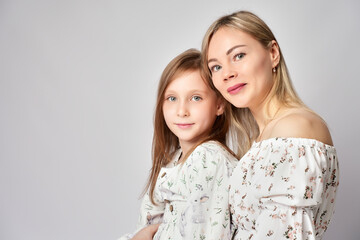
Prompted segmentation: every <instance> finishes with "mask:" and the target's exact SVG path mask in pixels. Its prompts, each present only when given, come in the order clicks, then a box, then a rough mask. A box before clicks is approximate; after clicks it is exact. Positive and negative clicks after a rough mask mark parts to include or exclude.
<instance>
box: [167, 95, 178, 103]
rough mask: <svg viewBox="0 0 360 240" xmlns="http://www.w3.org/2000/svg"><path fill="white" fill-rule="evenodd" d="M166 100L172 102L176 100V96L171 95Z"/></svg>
mask: <svg viewBox="0 0 360 240" xmlns="http://www.w3.org/2000/svg"><path fill="white" fill-rule="evenodd" d="M166 100H168V101H170V102H174V101H175V100H176V97H173V96H170V97H168V98H167V99H166Z"/></svg>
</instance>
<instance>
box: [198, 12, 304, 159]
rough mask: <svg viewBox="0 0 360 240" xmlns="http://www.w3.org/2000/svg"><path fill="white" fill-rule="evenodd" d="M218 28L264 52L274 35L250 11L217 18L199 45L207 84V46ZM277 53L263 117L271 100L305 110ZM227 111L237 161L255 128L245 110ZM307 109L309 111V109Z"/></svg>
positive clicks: (256, 131) (208, 70)
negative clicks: (244, 37)
mask: <svg viewBox="0 0 360 240" xmlns="http://www.w3.org/2000/svg"><path fill="white" fill-rule="evenodd" d="M222 27H229V28H234V29H237V30H240V31H242V32H245V33H247V34H249V35H251V36H252V37H253V38H254V39H256V40H257V41H258V42H260V43H261V44H262V46H263V47H264V48H266V49H268V48H270V47H271V44H272V40H275V41H276V38H275V36H274V34H273V33H272V32H271V30H270V28H269V27H268V26H267V25H266V23H265V22H264V21H263V20H261V19H260V18H259V17H258V16H256V15H255V14H253V13H251V12H248V11H239V12H235V13H233V14H230V15H226V16H223V17H221V18H219V19H218V20H216V21H215V22H214V23H213V24H212V25H211V26H210V27H209V29H208V30H207V32H206V34H205V36H204V39H203V42H202V55H203V59H202V67H203V74H204V75H205V79H208V80H209V81H210V84H213V83H212V81H211V71H210V69H209V68H208V63H207V60H208V51H209V44H210V41H211V39H212V37H213V36H214V34H215V33H216V32H217V31H218V30H219V29H220V28H222ZM276 42H277V41H276ZM279 53H280V54H279V55H280V61H279V64H278V65H277V66H276V72H275V73H274V74H273V82H274V84H273V87H272V89H271V91H270V94H269V99H270V101H269V102H268V104H267V106H266V108H267V114H268V113H269V112H268V110H269V108H268V107H269V103H270V102H271V101H272V100H273V99H275V98H276V99H277V100H278V102H279V103H280V104H281V105H282V106H286V107H304V108H306V109H308V108H307V107H306V106H305V104H304V103H303V102H302V101H301V99H300V98H299V96H298V95H297V93H296V91H295V89H294V87H293V84H292V82H291V79H290V75H289V72H288V69H287V67H286V64H285V59H284V56H283V55H282V53H281V50H280V46H279ZM231 109H232V110H231V114H230V115H231V128H232V131H231V136H232V140H233V144H234V146H236V153H237V156H238V157H239V158H241V157H242V156H243V155H244V154H245V153H246V152H247V151H248V150H249V148H250V147H251V144H252V142H253V141H254V140H255V139H256V137H257V136H258V135H259V128H258V125H257V123H256V121H255V119H254V117H253V115H252V113H251V112H250V110H249V109H248V108H236V107H235V106H232V107H231ZM308 110H309V111H311V110H310V109H308Z"/></svg>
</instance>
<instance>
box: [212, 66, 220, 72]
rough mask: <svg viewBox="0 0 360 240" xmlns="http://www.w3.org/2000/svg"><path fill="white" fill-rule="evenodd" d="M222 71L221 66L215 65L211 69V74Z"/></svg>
mask: <svg viewBox="0 0 360 240" xmlns="http://www.w3.org/2000/svg"><path fill="white" fill-rule="evenodd" d="M220 69H221V67H220V66H219V65H214V66H212V67H211V68H210V70H211V72H217V71H219V70H220Z"/></svg>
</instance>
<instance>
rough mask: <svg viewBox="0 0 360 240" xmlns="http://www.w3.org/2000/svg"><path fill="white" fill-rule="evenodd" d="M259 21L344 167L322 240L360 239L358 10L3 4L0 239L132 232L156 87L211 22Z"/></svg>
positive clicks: (114, 2) (307, 4) (284, 5)
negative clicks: (242, 17)
mask: <svg viewBox="0 0 360 240" xmlns="http://www.w3.org/2000/svg"><path fill="white" fill-rule="evenodd" d="M236 10H250V11H253V12H254V13H256V14H258V15H259V16H260V17H261V18H263V19H264V20H265V22H266V23H267V24H268V25H269V26H270V28H271V29H272V30H273V32H274V34H275V36H276V37H277V39H278V42H279V44H280V46H281V48H282V52H283V54H284V56H285V59H286V61H287V64H288V67H289V70H290V73H291V76H292V79H293V82H294V85H295V87H296V89H297V91H298V93H299V95H300V96H301V98H302V99H303V100H304V102H305V103H306V104H308V105H309V106H310V108H312V109H313V110H315V111H316V112H318V113H319V114H320V115H321V116H322V117H323V118H324V119H325V120H326V121H327V123H328V125H329V127H330V130H331V133H332V136H333V140H334V144H335V146H336V148H337V151H338V156H339V160H340V167H341V178H340V188H339V191H338V196H337V202H336V213H335V216H334V218H333V221H332V223H331V225H330V227H329V230H328V231H327V233H326V235H325V239H329V240H337V239H351V240H352V239H354V240H355V239H359V238H360V224H359V223H360V211H359V203H360V191H359V183H360V163H359V157H358V156H359V151H360V145H359V140H358V139H359V134H360V131H359V127H360V113H359V109H360V107H359V104H360V101H359V95H360V94H359V91H360V83H359V81H360V79H359V73H360V72H359V70H360V64H359V62H360V60H359V57H360V48H359V43H360V14H359V12H360V3H359V1H356V0H354V1H351V0H345V1H344V0H341V1H340V0H339V1H324V0H321V1H320V0H319V1H310V0H305V1H289V0H272V1H267V0H264V1H254V0H252V1H249V0H248V1H245V0H243V1H241V0H237V1H235V0H233V1H212V0H206V1H205V0H202V1H200V0H199V1H190V0H182V1H176V0H154V1H145V0H144V1H136V0H126V1H119V0H101V1H95V0H89V1H85V0H62V1H55V0H32V1H25V0H23V1H21V0H0V114H1V115H0V194H1V195H0V239H2V240H18V239H28V240H45V239H46V240H48V239H51V240H78V239H87V240H100V239H101V240H104V239H116V238H117V237H119V236H120V235H122V234H123V233H125V232H132V231H133V230H134V228H135V225H136V221H137V218H138V213H139V204H140V200H139V196H140V194H141V192H142V190H143V187H144V185H145V181H146V179H147V175H148V172H149V169H150V166H151V159H150V154H151V141H152V119H153V110H154V103H155V97H156V88H157V82H158V80H159V77H160V74H161V72H162V70H163V69H164V67H165V66H166V64H167V63H168V62H169V61H170V60H171V59H172V58H173V57H174V56H176V55H177V54H179V53H180V52H182V51H184V50H185V49H188V48H191V47H195V48H200V45H201V41H202V37H203V35H204V33H205V31H206V30H207V28H208V27H209V26H210V24H211V23H212V22H213V21H214V20H216V19H217V18H218V17H220V16H222V15H224V14H229V13H232V12H233V11H236Z"/></svg>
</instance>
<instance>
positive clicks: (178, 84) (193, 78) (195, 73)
mask: <svg viewBox="0 0 360 240" xmlns="http://www.w3.org/2000/svg"><path fill="white" fill-rule="evenodd" d="M196 90H199V91H204V92H205V91H206V92H209V91H211V92H213V90H212V89H211V88H210V86H209V84H208V83H207V82H206V80H205V79H204V78H203V77H202V76H201V73H200V70H189V71H185V72H182V73H179V74H176V76H174V78H173V79H172V81H170V82H169V84H168V86H167V87H166V89H165V91H175V92H176V91H196Z"/></svg>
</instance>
